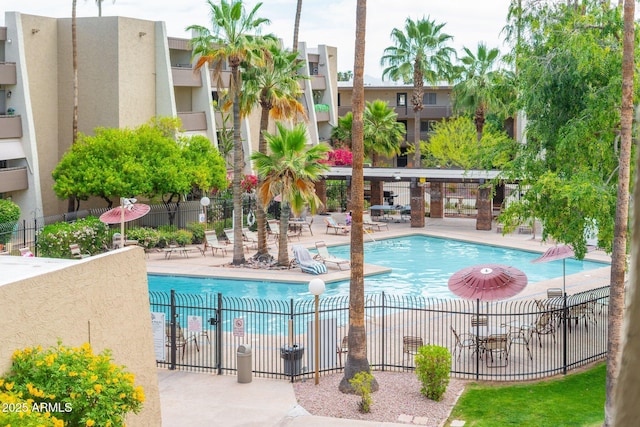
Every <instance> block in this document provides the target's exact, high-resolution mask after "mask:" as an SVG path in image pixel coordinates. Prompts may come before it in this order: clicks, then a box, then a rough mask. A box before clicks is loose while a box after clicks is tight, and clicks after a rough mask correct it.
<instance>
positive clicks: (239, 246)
mask: <svg viewBox="0 0 640 427" xmlns="http://www.w3.org/2000/svg"><path fill="white" fill-rule="evenodd" d="M230 62H231V77H232V79H233V82H232V85H233V226H234V227H233V265H241V264H244V263H245V259H244V245H243V243H242V187H241V185H240V184H241V182H242V171H243V169H244V150H243V148H242V138H241V137H240V101H239V99H238V93H239V86H240V76H239V74H240V69H239V66H240V64H239V61H233V60H232V61H230ZM236 62H237V63H236Z"/></svg>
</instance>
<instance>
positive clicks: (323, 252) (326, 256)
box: [315, 240, 351, 270]
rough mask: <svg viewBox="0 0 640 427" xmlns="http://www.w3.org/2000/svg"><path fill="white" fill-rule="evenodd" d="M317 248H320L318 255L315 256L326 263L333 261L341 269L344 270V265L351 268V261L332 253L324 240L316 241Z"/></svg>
mask: <svg viewBox="0 0 640 427" xmlns="http://www.w3.org/2000/svg"><path fill="white" fill-rule="evenodd" d="M316 249H317V250H318V255H316V257H315V258H316V259H318V260H320V261H322V262H323V263H324V264H325V265H327V263H332V264H335V265H337V266H338V268H339V269H340V270H342V266H343V265H344V266H346V267H347V268H351V261H350V260H348V259H345V258H338V257H335V256H333V255H331V254H330V253H329V250H328V249H327V244H326V243H325V242H324V241H322V240H321V241H319V242H316Z"/></svg>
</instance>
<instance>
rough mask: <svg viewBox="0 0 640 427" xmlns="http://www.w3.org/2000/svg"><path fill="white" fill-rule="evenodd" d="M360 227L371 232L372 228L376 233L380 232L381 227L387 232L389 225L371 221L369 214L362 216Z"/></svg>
mask: <svg viewBox="0 0 640 427" xmlns="http://www.w3.org/2000/svg"><path fill="white" fill-rule="evenodd" d="M362 226H363V227H365V228H368V229H371V230H373V228H374V227H375V228H376V229H377V230H378V231H382V227H385V228H386V229H387V231H388V230H389V224H387V223H386V222H380V221H373V220H372V219H371V215H370V214H364V213H363V214H362Z"/></svg>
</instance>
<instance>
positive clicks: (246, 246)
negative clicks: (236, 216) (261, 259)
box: [224, 228, 250, 252]
mask: <svg viewBox="0 0 640 427" xmlns="http://www.w3.org/2000/svg"><path fill="white" fill-rule="evenodd" d="M224 235H225V237H226V238H227V241H228V242H229V244H230V245H231V246H233V242H234V241H235V239H234V236H233V228H225V229H224ZM249 246H250V245H249V243H247V242H244V241H243V242H242V247H244V249H245V250H246V251H247V252H248V251H249Z"/></svg>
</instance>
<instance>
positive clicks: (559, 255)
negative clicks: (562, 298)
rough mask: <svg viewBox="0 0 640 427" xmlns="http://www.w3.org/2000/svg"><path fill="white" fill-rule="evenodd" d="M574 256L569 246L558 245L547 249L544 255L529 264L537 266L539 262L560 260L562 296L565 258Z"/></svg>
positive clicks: (564, 278)
mask: <svg viewBox="0 0 640 427" xmlns="http://www.w3.org/2000/svg"><path fill="white" fill-rule="evenodd" d="M574 255H575V252H574V251H573V248H572V247H571V246H569V245H559V246H554V247H552V248H549V249H547V250H546V251H545V253H543V254H542V255H540V256H539V257H538V258H536V259H534V260H533V261H531V262H532V263H534V264H538V263H541V262H550V261H557V260H559V259H561V260H562V294H563V295H564V294H565V289H566V285H565V280H566V273H565V268H566V267H565V260H566V259H567V258H571V257H573V256H574Z"/></svg>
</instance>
